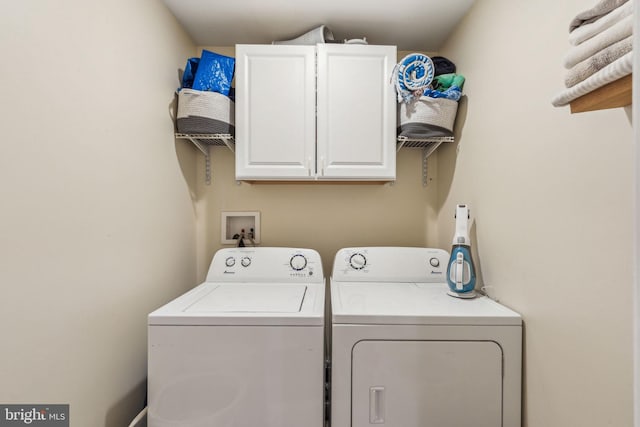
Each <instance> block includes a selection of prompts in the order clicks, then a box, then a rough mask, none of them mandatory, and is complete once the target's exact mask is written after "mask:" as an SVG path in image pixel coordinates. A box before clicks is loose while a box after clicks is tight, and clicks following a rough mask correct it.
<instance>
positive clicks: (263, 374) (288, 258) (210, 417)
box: [148, 248, 325, 427]
mask: <svg viewBox="0 0 640 427" xmlns="http://www.w3.org/2000/svg"><path fill="white" fill-rule="evenodd" d="M324 294H325V280H324V276H323V273H322V263H321V260H320V255H319V254H318V253H317V252H316V251H314V250H310V249H291V248H232V249H221V250H219V251H218V252H217V253H216V254H215V256H214V258H213V261H212V262H211V266H210V268H209V272H208V274H207V279H206V282H204V283H202V284H201V285H199V286H197V287H196V288H194V289H192V290H191V291H189V292H187V293H186V294H184V295H182V296H180V297H178V298H177V299H175V300H173V301H171V302H170V303H168V304H166V305H165V306H163V307H161V308H159V309H158V310H156V311H154V312H153V313H151V314H149V316H148V337H149V343H148V345H149V347H148V406H149V413H148V425H149V427H178V426H179V427H204V426H206V427H211V426H215V427H231V426H234V427H239V426H261V427H300V426H309V427H323V425H324V423H323V421H324V406H325V405H324V389H325V387H324V376H325V373H324V370H325V366H324Z"/></svg>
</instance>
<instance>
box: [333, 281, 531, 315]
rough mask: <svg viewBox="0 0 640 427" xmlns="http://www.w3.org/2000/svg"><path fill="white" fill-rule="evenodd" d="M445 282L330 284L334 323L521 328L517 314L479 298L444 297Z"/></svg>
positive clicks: (445, 290)
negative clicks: (517, 326) (503, 326)
mask: <svg viewBox="0 0 640 427" xmlns="http://www.w3.org/2000/svg"><path fill="white" fill-rule="evenodd" d="M448 289H449V288H448V286H447V285H446V284H445V283H394V282H386V283H385V282H375V283H374V282H332V283H331V306H332V307H331V308H332V312H333V323H334V324H382V325H394V324H398V325H478V326H481V325H521V324H522V320H521V317H520V315H519V314H518V313H516V312H514V311H512V310H510V309H508V308H507V307H504V306H502V305H500V304H498V303H497V302H495V301H493V300H491V299H489V298H487V297H484V296H481V297H478V298H474V299H461V298H454V297H451V296H449V295H447V293H446V292H447V290H448Z"/></svg>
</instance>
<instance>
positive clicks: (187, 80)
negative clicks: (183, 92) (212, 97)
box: [180, 58, 200, 89]
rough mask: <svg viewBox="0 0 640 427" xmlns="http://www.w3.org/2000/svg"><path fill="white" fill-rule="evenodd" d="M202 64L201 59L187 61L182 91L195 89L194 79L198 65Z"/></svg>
mask: <svg viewBox="0 0 640 427" xmlns="http://www.w3.org/2000/svg"><path fill="white" fill-rule="evenodd" d="M199 62H200V58H189V59H188V60H187V65H185V66H184V73H182V85H181V86H180V88H181V89H185V88H187V89H191V88H192V87H193V79H194V77H195V74H196V71H197V70H198V63H199Z"/></svg>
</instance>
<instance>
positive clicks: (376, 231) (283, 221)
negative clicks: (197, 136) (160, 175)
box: [198, 147, 436, 278]
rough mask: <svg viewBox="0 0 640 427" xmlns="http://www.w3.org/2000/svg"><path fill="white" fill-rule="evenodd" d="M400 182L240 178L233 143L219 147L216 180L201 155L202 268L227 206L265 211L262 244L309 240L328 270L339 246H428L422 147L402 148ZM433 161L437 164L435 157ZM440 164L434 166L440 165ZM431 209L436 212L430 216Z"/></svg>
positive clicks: (429, 199)
mask: <svg viewBox="0 0 640 427" xmlns="http://www.w3.org/2000/svg"><path fill="white" fill-rule="evenodd" d="M397 160H398V174H397V181H396V183H395V184H393V185H391V184H320V183H311V184H247V183H241V184H240V185H238V184H236V181H235V163H234V157H233V154H232V153H231V151H230V150H228V149H227V148H223V147H216V148H214V149H213V150H212V168H213V176H212V180H213V182H212V184H211V185H210V186H206V185H205V184H204V160H203V159H199V163H198V182H199V187H198V196H199V197H198V216H199V218H198V227H199V229H198V237H199V238H198V241H199V245H200V249H201V251H200V252H199V260H200V262H199V275H200V277H201V278H203V277H204V275H205V274H206V270H207V267H208V266H209V263H210V262H211V258H212V257H213V254H214V253H215V251H216V250H217V249H219V248H221V247H223V246H224V245H222V244H221V243H220V213H221V212H222V211H260V214H261V238H262V242H261V246H292V247H310V248H312V249H316V250H317V251H318V252H320V255H321V256H322V261H323V266H324V273H325V276H326V277H329V275H330V273H331V265H332V264H333V257H334V255H335V253H336V251H337V250H338V249H340V248H342V247H347V246H365V245H366V246H383V245H390V246H393V245H397V246H422V245H424V241H425V235H428V234H435V232H433V230H431V228H430V226H429V224H434V223H435V213H434V212H432V211H431V209H430V205H432V204H433V202H434V197H435V194H436V192H435V185H433V183H431V184H430V185H429V186H427V187H423V186H422V159H421V151H420V150H413V149H411V150H410V149H405V150H402V151H401V152H400V153H399V156H398V159H397ZM430 166H431V165H430ZM433 172H434V168H431V169H429V173H430V174H431V173H433ZM429 215H431V216H432V217H431V220H429V218H428V216H429Z"/></svg>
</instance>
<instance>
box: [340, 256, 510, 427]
mask: <svg viewBox="0 0 640 427" xmlns="http://www.w3.org/2000/svg"><path fill="white" fill-rule="evenodd" d="M448 259H449V254H448V253H447V252H446V251H443V250H440V249H427V248H397V247H393V248H392V247H369V248H345V249H341V250H340V251H339V252H338V253H337V254H336V257H335V261H334V265H333V273H332V278H331V304H332V350H331V352H332V360H331V378H332V381H331V427H364V426H367V427H371V425H377V424H380V425H386V426H389V427H461V426H474V427H519V426H520V425H521V424H520V410H521V409H520V405H521V361H522V321H521V317H520V316H519V315H518V314H517V313H515V312H513V311H512V310H510V309H508V308H506V307H504V306H502V305H500V304H498V303H496V302H495V301H493V300H491V299H489V298H487V297H478V298H475V299H472V300H465V299H460V298H453V297H451V296H449V295H447V294H446V292H447V290H448V286H447V285H446V282H445V280H446V278H445V274H446V270H447V261H448Z"/></svg>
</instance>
